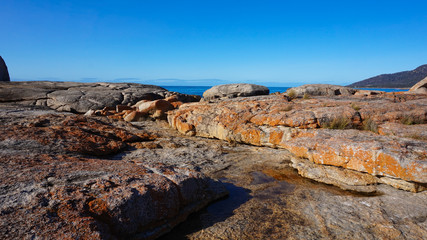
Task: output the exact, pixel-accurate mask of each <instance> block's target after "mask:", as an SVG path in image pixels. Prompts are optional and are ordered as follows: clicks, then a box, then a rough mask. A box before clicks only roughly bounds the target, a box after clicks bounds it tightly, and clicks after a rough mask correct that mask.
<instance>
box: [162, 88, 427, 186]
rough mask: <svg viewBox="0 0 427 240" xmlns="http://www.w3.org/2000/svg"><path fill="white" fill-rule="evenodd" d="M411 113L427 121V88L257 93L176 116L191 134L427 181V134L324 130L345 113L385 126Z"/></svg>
mask: <svg viewBox="0 0 427 240" xmlns="http://www.w3.org/2000/svg"><path fill="white" fill-rule="evenodd" d="M408 118H412V119H416V122H417V123H426V122H427V97H426V96H425V95H406V94H382V95H379V96H370V97H362V96H352V97H349V96H348V97H333V98H325V97H316V98H311V99H296V100H294V101H288V100H287V99H286V98H284V97H282V96H280V95H276V96H265V97H250V98H240V99H233V100H225V101H222V102H216V103H206V102H205V103H192V104H185V105H183V106H181V107H180V109H179V110H176V111H175V112H174V113H172V114H170V115H169V117H168V119H169V123H170V125H171V126H172V127H174V128H176V129H177V130H178V131H180V132H181V133H184V134H187V135H197V136H203V137H213V138H219V139H223V140H227V141H231V142H233V141H236V142H241V143H247V144H252V145H257V146H271V147H279V148H285V149H288V150H289V151H291V152H292V153H293V154H295V155H296V156H298V157H302V158H307V159H309V160H311V161H312V162H314V163H317V164H324V165H332V166H337V167H343V168H347V169H352V170H356V171H360V172H365V173H369V174H372V175H375V176H386V177H392V178H397V179H403V180H406V181H411V182H417V183H420V184H426V183H427V143H426V141H423V140H420V139H408V138H401V137H393V136H380V135H377V134H375V133H372V132H369V131H361V130H330V129H318V128H320V127H324V126H328V124H329V123H331V122H333V121H335V120H337V119H346V120H347V121H348V124H346V126H345V128H357V129H363V127H364V123H365V122H366V121H368V120H369V121H372V122H373V124H376V125H379V124H382V123H386V122H404V121H406V120H407V119H408ZM424 126H425V125H424ZM304 129H308V130H304ZM423 129H424V131H427V129H426V128H425V127H424V128H423Z"/></svg>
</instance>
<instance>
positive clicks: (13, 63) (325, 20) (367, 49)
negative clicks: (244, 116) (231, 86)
mask: <svg viewBox="0 0 427 240" xmlns="http://www.w3.org/2000/svg"><path fill="white" fill-rule="evenodd" d="M426 9H427V1H425V0H423V1H410V0H406V1H393V0H389V1H364V0H358V1H346V0H341V1H286V0H283V1H270V0H262V1H261V0H260V1H251V0H245V1H243V0H242V1H232V0H227V1H223V0H215V1H208V0H206V1H204V0H198V1H186V0H181V1H177V0H175V1H163V0H129V1H127V0H114V1H113V0H103V1H101V0H74V1H61V0H0V55H1V56H2V57H3V58H4V59H5V61H6V63H7V65H8V67H9V71H10V75H11V78H12V80H60V81H118V82H143V83H151V84H157V85H178V84H182V85H214V84H217V83H226V82H251V83H258V84H264V85H267V86H295V85H300V84H305V83H332V84H341V85H345V84H350V83H352V82H355V81H359V80H363V79H365V78H368V77H372V76H375V75H378V74H382V73H393V72H399V71H404V70H412V69H414V68H416V67H417V66H419V65H422V64H426V63H427V11H426Z"/></svg>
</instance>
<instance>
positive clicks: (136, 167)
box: [0, 82, 427, 239]
mask: <svg viewBox="0 0 427 240" xmlns="http://www.w3.org/2000/svg"><path fill="white" fill-rule="evenodd" d="M420 86H421V87H424V85H420ZM219 89H221V88H219ZM245 89H249V90H248V91H249V92H245V93H242V94H240V95H239V94H238V93H236V92H235V91H234V90H233V91H230V92H226V91H224V89H222V90H221V91H220V93H213V94H211V95H212V96H214V97H210V98H209V99H205V101H201V102H199V100H200V98H197V97H196V96H191V95H185V94H179V93H173V92H169V91H167V90H165V89H162V88H160V87H157V86H151V85H139V84H111V83H94V84H82V83H60V82H2V83H0V122H1V126H0V128H1V129H2V135H1V137H0V149H1V151H0V162H1V166H2V167H1V186H0V190H1V191H0V198H1V202H2V203H1V205H0V209H1V215H0V216H1V217H0V236H1V237H2V238H6V239H15V238H24V239H26V238H47V239H54V238H68V239H69V238H72V239H75V238H90V239H128V238H133V239H154V238H157V237H160V236H162V235H164V234H165V233H167V232H169V231H170V230H171V229H173V228H174V227H175V230H173V231H172V233H170V234H169V235H168V234H167V235H165V236H164V237H163V239H176V238H177V237H182V238H188V239H212V238H219V239H251V238H264V239H265V238H270V239H271V238H272V239H283V238H291V239H319V238H323V239H333V238H339V239H348V238H351V239H390V238H393V239H422V237H423V236H425V235H426V234H427V210H426V208H425V206H426V205H427V195H426V194H427V191H425V189H426V187H427V135H426V132H427V95H425V94H423V92H422V91H421V90H418V91H417V92H416V93H407V94H404V93H383V92H372V91H357V90H352V89H348V88H343V87H337V86H330V85H328V86H325V85H321V86H302V87H301V88H294V89H291V90H289V91H288V92H287V93H284V94H272V95H263V96H256V95H259V94H260V93H254V94H252V93H250V91H251V90H250V88H245ZM254 89H255V90H254V91H258V92H260V88H259V87H257V88H254ZM211 91H212V90H211ZM245 91H246V90H245ZM262 94H266V93H265V92H262ZM253 95H255V96H253ZM238 96H244V97H238ZM236 97H237V98H236ZM83 113H85V115H83ZM165 120H167V121H165ZM216 139H219V140H216ZM224 140H225V141H224ZM242 144H243V145H242ZM301 176H303V177H301ZM309 179H313V180H315V182H314V181H312V180H309ZM319 182H320V183H319ZM324 183H326V184H324ZM332 185H335V186H337V187H334V186H332ZM402 189H403V190H402ZM227 194H229V197H227V198H225V199H224V197H225V196H226V195H227ZM217 199H223V200H221V201H219V202H216V203H214V204H211V205H208V204H210V203H211V202H213V201H215V200H217ZM206 206H208V207H207V208H206ZM201 209H204V210H202V211H201V212H199V213H198V214H196V215H193V216H192V217H190V218H189V220H187V221H185V219H186V218H187V217H188V216H189V215H190V214H191V213H194V212H197V211H200V210H201ZM184 221H185V222H184ZM182 222H184V224H181V225H179V226H178V227H176V226H177V225H178V224H179V223H182ZM28 223H31V224H28Z"/></svg>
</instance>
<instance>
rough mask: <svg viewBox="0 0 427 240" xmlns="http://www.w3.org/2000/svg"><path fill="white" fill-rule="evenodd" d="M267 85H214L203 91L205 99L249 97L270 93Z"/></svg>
mask: <svg viewBox="0 0 427 240" xmlns="http://www.w3.org/2000/svg"><path fill="white" fill-rule="evenodd" d="M269 93H270V90H269V89H268V88H267V87H264V86H261V85H255V84H247V83H239V84H225V85H218V86H214V87H212V88H210V89H208V90H206V91H205V92H204V93H203V99H204V100H212V99H218V98H235V97H248V96H257V95H268V94H269Z"/></svg>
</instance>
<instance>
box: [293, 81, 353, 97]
mask: <svg viewBox="0 0 427 240" xmlns="http://www.w3.org/2000/svg"><path fill="white" fill-rule="evenodd" d="M292 91H293V92H295V94H296V95H297V96H299V97H302V96H304V94H308V95H309V96H337V95H344V96H349V95H353V94H355V93H356V92H357V90H356V89H353V88H349V87H343V86H338V85H331V84H306V85H302V86H299V87H294V88H290V89H288V90H287V91H286V92H287V93H288V94H289V93H290V92H292Z"/></svg>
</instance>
